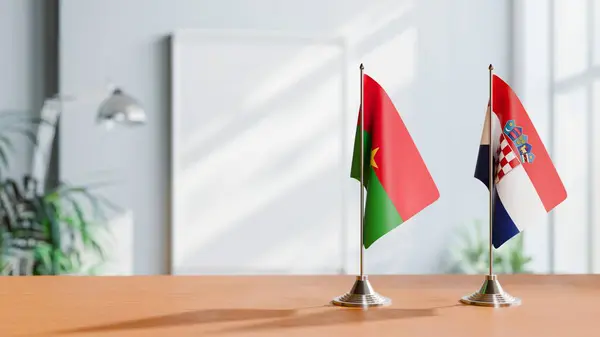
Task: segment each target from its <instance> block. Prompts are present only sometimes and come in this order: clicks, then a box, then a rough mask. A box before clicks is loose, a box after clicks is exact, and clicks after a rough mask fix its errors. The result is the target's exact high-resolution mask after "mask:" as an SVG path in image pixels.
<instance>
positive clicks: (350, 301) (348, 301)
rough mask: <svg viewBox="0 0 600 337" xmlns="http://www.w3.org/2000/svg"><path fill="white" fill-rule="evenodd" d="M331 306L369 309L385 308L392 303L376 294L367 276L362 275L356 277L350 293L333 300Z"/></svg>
mask: <svg viewBox="0 0 600 337" xmlns="http://www.w3.org/2000/svg"><path fill="white" fill-rule="evenodd" d="M331 304H333V305H337V306H340V307H358V308H369V307H381V306H387V305H390V304H392V301H391V300H390V299H389V298H387V297H383V296H381V295H379V294H378V293H376V292H375V290H373V287H372V286H371V283H369V280H368V278H367V276H366V275H364V276H357V277H356V282H354V286H353V287H352V289H351V290H350V292H347V293H345V294H344V295H342V296H339V297H336V298H334V299H333V300H332V301H331Z"/></svg>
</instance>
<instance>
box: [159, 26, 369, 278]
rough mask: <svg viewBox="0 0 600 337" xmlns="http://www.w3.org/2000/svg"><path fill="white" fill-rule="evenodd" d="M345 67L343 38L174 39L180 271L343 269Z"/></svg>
mask: <svg viewBox="0 0 600 337" xmlns="http://www.w3.org/2000/svg"><path fill="white" fill-rule="evenodd" d="M347 63H348V56H347V52H346V48H345V43H344V41H343V40H342V39H338V38H321V37H311V36H294V35H288V34H282V33H278V32H248V31H221V30H217V31H215V30H186V31H178V32H176V33H174V34H173V35H172V37H171V95H172V96H171V103H172V111H171V113H172V120H171V224H170V225H171V273H172V274H225V275H231V274H336V273H341V272H343V270H344V268H345V264H346V262H345V261H347V257H346V256H345V255H346V250H347V246H348V245H347V243H346V241H347V234H346V229H347V226H348V224H347V220H348V214H354V213H355V212H354V211H350V212H349V211H348V209H349V207H348V205H347V200H345V199H346V198H345V197H344V195H345V193H346V192H345V191H347V190H348V188H349V186H350V188H352V187H356V191H355V192H356V194H357V193H358V190H357V189H358V185H356V186H355V185H353V184H352V181H351V179H350V178H349V171H350V160H351V151H352V150H351V146H352V144H351V142H352V139H353V137H354V131H355V128H356V116H357V113H358V110H356V109H354V110H356V111H354V110H352V111H350V110H349V104H348V97H347V96H348V94H347V84H348V79H347V76H348V75H347V74H346V70H347V68H348V67H347V65H348V64H347ZM353 191H354V190H353Z"/></svg>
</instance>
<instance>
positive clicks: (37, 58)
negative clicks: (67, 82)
mask: <svg viewBox="0 0 600 337" xmlns="http://www.w3.org/2000/svg"><path fill="white" fill-rule="evenodd" d="M45 5H46V4H44V3H43V2H41V1H36V0H3V1H0V49H1V50H2V51H1V52H0V112H5V111H10V112H19V113H23V114H25V115H27V116H30V117H33V116H39V109H40V108H41V107H42V103H43V101H44V97H45V94H46V93H45V91H46V90H47V86H48V85H47V79H46V75H47V70H48V69H47V68H46V67H47V65H46V64H47V63H48V62H51V61H52V60H53V59H52V58H51V57H50V56H49V55H48V54H47V53H46V52H47V50H46V43H45V39H44V38H45V32H44V30H45V29H46V28H47V27H45V20H46V18H45V16H46V15H50V12H46V10H47V9H48V8H47V7H46V6H45ZM14 142H15V144H16V149H15V150H16V151H15V152H16V153H15V154H13V156H12V157H11V158H10V162H11V170H10V171H9V174H10V175H11V176H15V177H20V176H22V174H24V173H26V172H28V171H29V167H30V165H31V153H32V148H33V146H32V144H31V143H30V142H28V141H27V140H26V139H25V138H24V137H22V136H16V137H15V138H14Z"/></svg>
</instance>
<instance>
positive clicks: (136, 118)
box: [98, 89, 146, 126]
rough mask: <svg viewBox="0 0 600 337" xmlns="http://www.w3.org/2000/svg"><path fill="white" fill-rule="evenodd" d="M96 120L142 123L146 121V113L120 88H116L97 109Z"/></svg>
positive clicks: (104, 122) (109, 122)
mask: <svg viewBox="0 0 600 337" xmlns="http://www.w3.org/2000/svg"><path fill="white" fill-rule="evenodd" d="M98 122H99V123H101V124H106V125H107V126H110V125H112V124H115V123H118V124H125V125H131V126H133V125H142V124H145V123H146V113H145V112H144V109H143V108H142V107H141V105H140V104H139V103H138V102H137V101H136V100H135V99H134V98H133V97H131V96H129V95H127V94H125V93H124V92H123V91H122V90H121V89H116V90H114V91H113V92H112V94H111V95H110V96H109V97H108V98H106V99H105V100H104V101H103V102H102V103H101V104H100V108H99V109H98Z"/></svg>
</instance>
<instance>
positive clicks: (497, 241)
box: [475, 145, 519, 248]
mask: <svg viewBox="0 0 600 337" xmlns="http://www.w3.org/2000/svg"><path fill="white" fill-rule="evenodd" d="M489 155H490V146H489V145H480V146H479V155H478V156H477V164H476V165H475V178H477V179H478V180H480V181H481V182H482V183H484V184H485V186H487V187H488V190H489V183H490V180H489V177H490V159H489V158H490V157H489ZM493 226H494V228H492V244H493V245H494V247H495V248H499V247H500V246H502V245H503V244H504V243H505V242H506V241H508V240H509V239H511V238H512V237H513V236H515V235H517V234H519V229H518V228H517V226H516V225H515V223H514V222H513V220H512V219H511V217H510V216H509V215H508V213H507V212H506V209H505V208H504V205H502V200H500V198H499V197H498V193H497V192H496V191H495V190H494V223H493Z"/></svg>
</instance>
